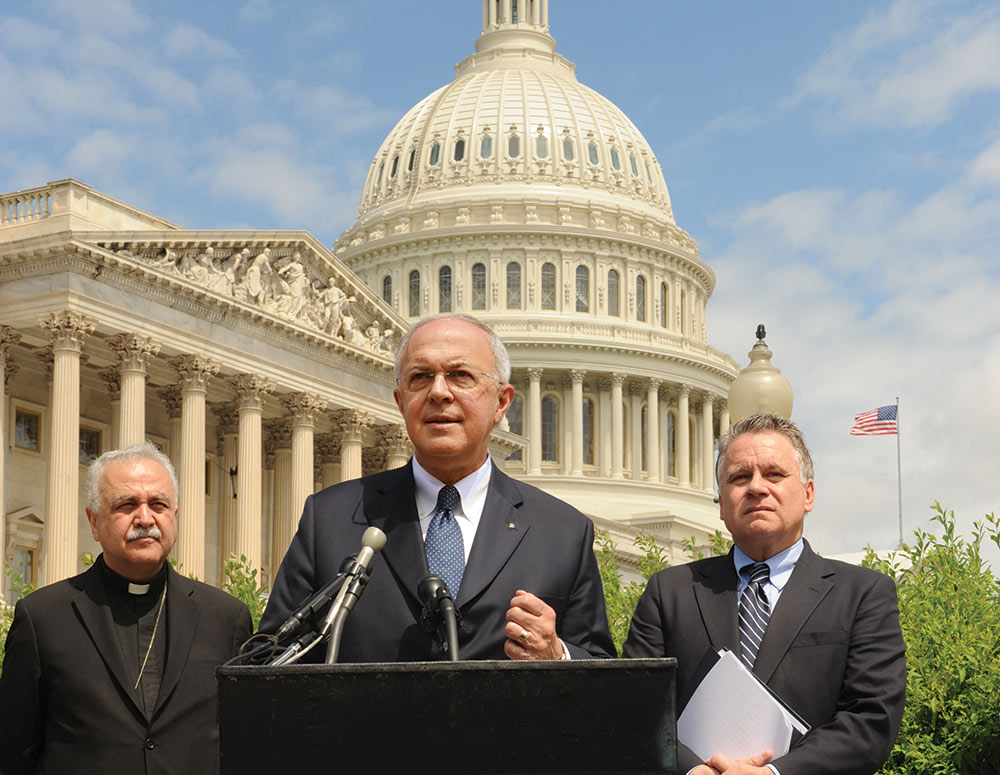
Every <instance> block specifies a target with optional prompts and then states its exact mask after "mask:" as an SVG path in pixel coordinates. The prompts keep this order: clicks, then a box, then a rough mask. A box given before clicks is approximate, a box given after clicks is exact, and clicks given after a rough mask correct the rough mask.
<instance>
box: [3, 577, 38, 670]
mask: <svg viewBox="0 0 1000 775" xmlns="http://www.w3.org/2000/svg"><path fill="white" fill-rule="evenodd" d="M4 575H5V576H6V577H7V578H9V579H10V592H11V599H12V600H20V599H21V598H22V597H25V596H26V595H30V594H31V593H32V592H34V591H35V587H34V585H33V584H30V583H28V582H27V581H25V579H24V576H22V575H21V574H20V573H17V572H16V571H13V570H11V567H10V566H9V565H8V566H6V568H4ZM13 621H14V604H13V603H11V604H10V605H6V604H4V603H2V602H0V672H2V671H3V660H4V656H5V655H6V654H7V632H8V631H9V630H10V625H11V623H12V622H13Z"/></svg>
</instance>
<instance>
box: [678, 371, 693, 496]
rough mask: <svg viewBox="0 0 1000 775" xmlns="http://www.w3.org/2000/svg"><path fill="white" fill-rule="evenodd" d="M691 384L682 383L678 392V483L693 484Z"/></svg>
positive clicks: (687, 485) (682, 484) (688, 485)
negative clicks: (690, 410)
mask: <svg viewBox="0 0 1000 775" xmlns="http://www.w3.org/2000/svg"><path fill="white" fill-rule="evenodd" d="M690 396H691V386H690V385H681V386H680V389H679V390H678V392H677V466H676V468H677V483H678V484H679V485H681V487H690V486H691V425H690V420H689V418H688V406H689V401H690Z"/></svg>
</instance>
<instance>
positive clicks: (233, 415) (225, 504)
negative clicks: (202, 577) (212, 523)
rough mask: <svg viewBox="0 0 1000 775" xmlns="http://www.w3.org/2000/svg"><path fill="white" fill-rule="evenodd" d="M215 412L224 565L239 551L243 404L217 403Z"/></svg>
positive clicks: (221, 550)
mask: <svg viewBox="0 0 1000 775" xmlns="http://www.w3.org/2000/svg"><path fill="white" fill-rule="evenodd" d="M212 412H213V413H214V414H215V416H216V417H217V418H218V422H219V424H218V432H219V446H220V448H221V450H220V452H221V457H222V491H221V492H220V493H219V504H220V506H221V507H222V508H221V510H220V511H221V513H220V514H219V519H220V520H221V524H220V526H219V544H220V547H219V559H220V560H221V562H222V565H223V567H224V566H225V564H226V563H227V562H229V558H230V557H232V556H233V554H234V553H235V551H236V524H237V519H238V515H237V510H236V507H237V499H236V473H237V465H238V462H239V435H238V432H239V423H240V419H239V407H238V406H237V405H236V402H235V401H231V402H229V403H225V404H216V405H215V406H213V407H212Z"/></svg>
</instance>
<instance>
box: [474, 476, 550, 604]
mask: <svg viewBox="0 0 1000 775" xmlns="http://www.w3.org/2000/svg"><path fill="white" fill-rule="evenodd" d="M523 502H524V499H523V498H522V497H521V491H520V490H519V489H518V488H517V485H516V484H514V482H513V480H511V479H510V477H508V476H507V475H506V474H503V473H501V472H500V471H499V469H497V467H496V466H493V472H492V474H491V475H490V486H489V491H488V492H487V494H486V504H485V506H484V507H483V515H482V517H480V519H479V527H478V528H477V529H476V540H475V541H473V543H472V551H471V552H469V562H468V563H467V564H466V566H465V575H464V576H463V577H462V587H461V589H459V591H458V600H457V601H456V602H457V603H458V606H459V607H461V606H462V605H464V604H465V603H467V602H468V601H470V600H473V599H475V598H476V597H477V596H478V595H479V594H480V593H482V591H483V590H484V589H486V587H488V586H489V584H490V583H491V582H492V581H493V579H494V578H496V576H497V574H498V573H499V572H500V570H501V569H502V568H503V566H504V565H505V564H506V563H507V560H509V559H510V556H511V555H512V554H513V553H514V550H515V549H516V548H517V546H518V544H520V543H521V541H523V540H524V537H525V536H526V535H527V534H528V530H530V529H531V525H532V522H533V519H532V517H531V515H530V514H529V513H527V512H522V511H521V504H522V503H523ZM512 526H513V527H512Z"/></svg>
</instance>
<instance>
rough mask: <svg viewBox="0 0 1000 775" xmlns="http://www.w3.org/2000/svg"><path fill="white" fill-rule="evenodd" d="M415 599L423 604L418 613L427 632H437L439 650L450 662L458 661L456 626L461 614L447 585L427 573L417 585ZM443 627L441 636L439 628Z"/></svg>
mask: <svg viewBox="0 0 1000 775" xmlns="http://www.w3.org/2000/svg"><path fill="white" fill-rule="evenodd" d="M417 597H419V598H420V601H421V602H422V603H423V604H424V605H423V608H422V609H421V613H420V621H421V622H423V625H424V629H425V630H426V631H427V632H437V635H438V641H439V642H440V643H441V650H442V651H444V652H445V653H446V654H447V655H448V659H449V660H450V661H452V662H457V661H458V625H459V623H461V621H462V613H461V612H460V611H459V610H458V608H457V607H456V606H455V599H454V598H453V597H452V596H451V592H449V591H448V585H447V584H445V583H444V579H442V578H441V577H440V576H438V575H436V574H434V573H429V574H427V575H426V576H424V577H423V578H422V579H420V583H418V584H417ZM441 626H443V627H444V634H443V635H442V633H441V630H440V627H441Z"/></svg>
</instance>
